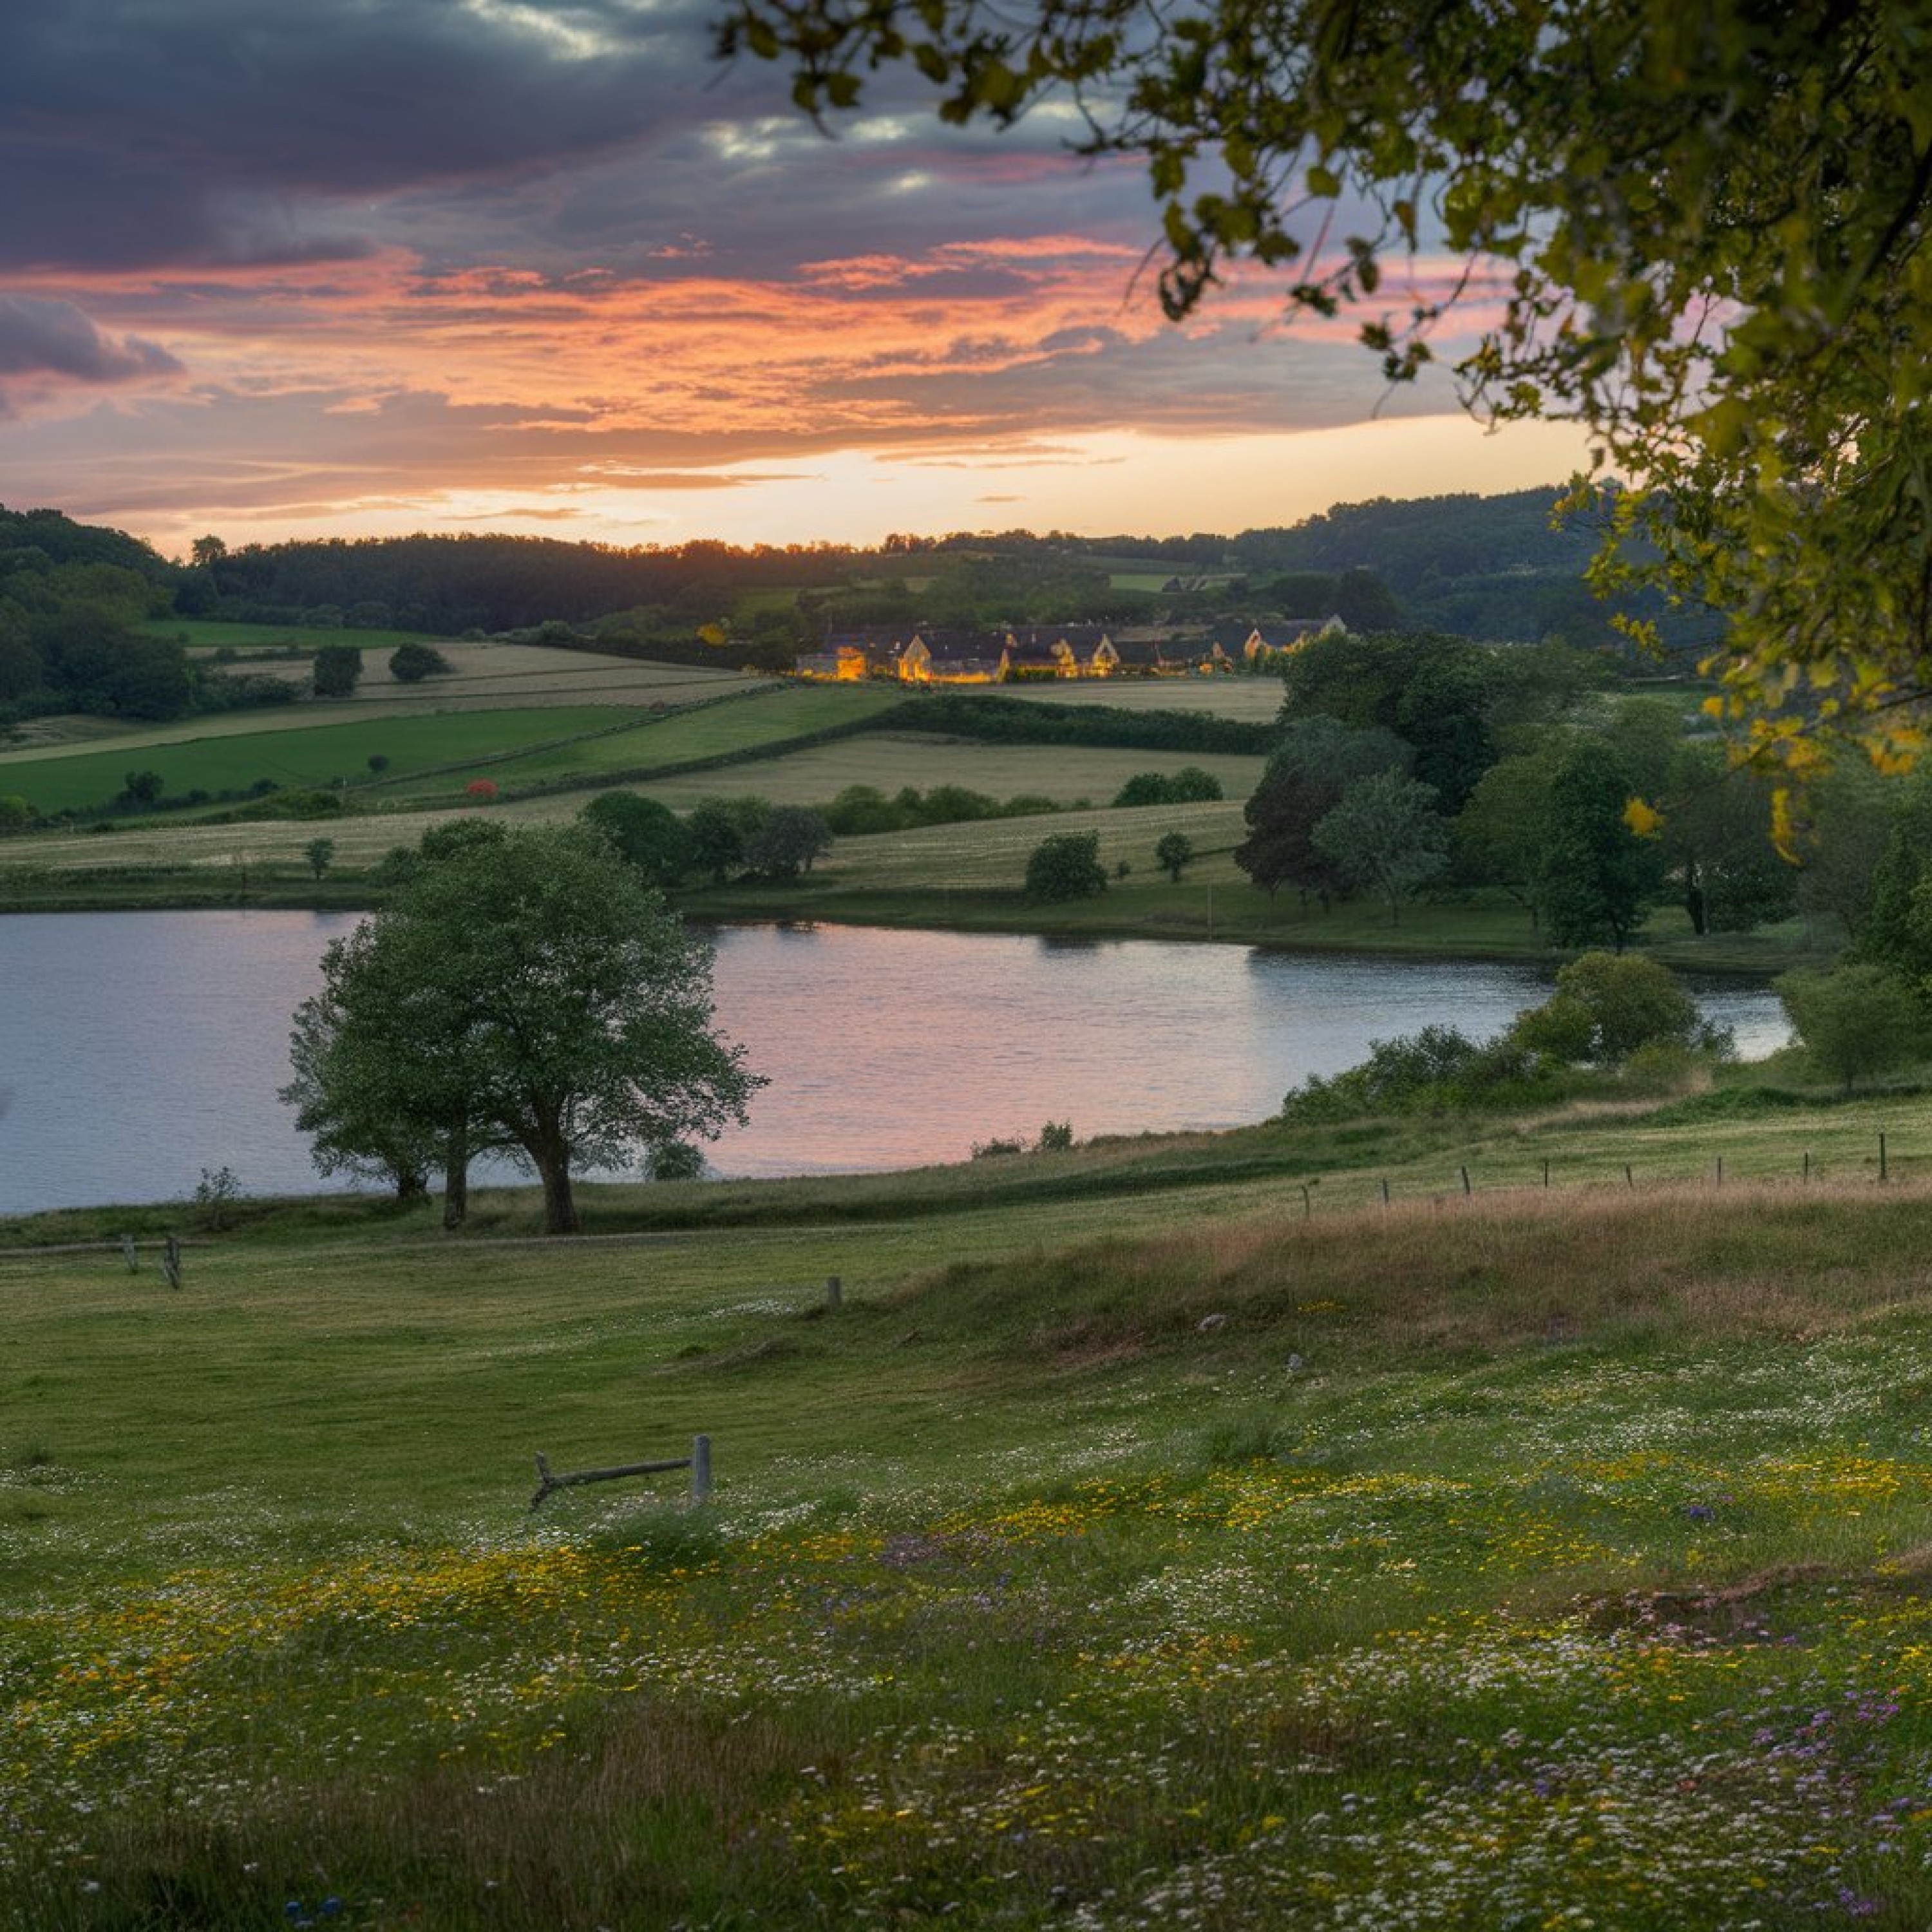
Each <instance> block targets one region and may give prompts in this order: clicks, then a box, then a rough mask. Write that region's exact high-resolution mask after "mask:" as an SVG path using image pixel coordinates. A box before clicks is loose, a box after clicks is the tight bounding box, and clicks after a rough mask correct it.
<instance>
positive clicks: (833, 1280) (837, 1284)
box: [825, 1274, 845, 1308]
mask: <svg viewBox="0 0 1932 1932" xmlns="http://www.w3.org/2000/svg"><path fill="white" fill-rule="evenodd" d="M844 1299H845V1289H844V1283H842V1282H841V1281H840V1280H839V1279H838V1277H837V1276H836V1275H835V1274H829V1275H827V1276H826V1277H825V1305H826V1307H827V1308H838V1307H843V1306H844Z"/></svg>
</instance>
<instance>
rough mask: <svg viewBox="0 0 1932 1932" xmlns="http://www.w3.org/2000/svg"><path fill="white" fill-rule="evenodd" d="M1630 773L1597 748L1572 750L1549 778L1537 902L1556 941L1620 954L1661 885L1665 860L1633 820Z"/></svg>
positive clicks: (1605, 751)
mask: <svg viewBox="0 0 1932 1932" xmlns="http://www.w3.org/2000/svg"><path fill="white" fill-rule="evenodd" d="M1632 796H1633V793H1632V791H1631V780H1630V776H1629V774H1628V769H1627V768H1626V767H1625V766H1624V765H1622V763H1619V760H1617V758H1616V756H1615V754H1613V753H1612V752H1610V751H1608V750H1607V749H1606V748H1604V747H1603V746H1602V745H1592V744H1586V745H1581V746H1580V747H1579V748H1577V750H1575V751H1572V752H1571V753H1570V754H1569V755H1568V757H1565V759H1564V760H1563V762H1562V763H1561V764H1560V765H1559V766H1558V767H1557V769H1556V771H1555V772H1553V774H1552V775H1551V778H1550V793H1549V805H1548V816H1547V818H1546V819H1545V820H1544V827H1543V829H1544V841H1543V877H1542V882H1541V887H1540V889H1539V895H1540V897H1541V902H1542V905H1543V909H1544V916H1545V917H1546V919H1547V921H1548V929H1549V933H1550V941H1551V943H1552V944H1554V945H1557V946H1565V947H1580V946H1597V945H1601V944H1603V943H1604V941H1609V942H1610V944H1611V945H1613V946H1614V947H1616V950H1618V951H1619V953H1621V952H1622V950H1624V947H1625V944H1627V943H1628V941H1629V940H1630V938H1631V936H1632V935H1634V933H1635V932H1636V931H1637V928H1638V927H1639V926H1641V925H1642V924H1643V920H1644V916H1645V914H1646V913H1647V912H1648V911H1649V908H1650V905H1651V902H1652V901H1653V900H1654V899H1655V898H1656V897H1657V895H1658V893H1659V892H1661V890H1662V889H1663V886H1664V850H1663V847H1662V846H1661V844H1659V843H1658V841H1657V840H1655V838H1643V837H1641V836H1640V835H1639V834H1638V833H1637V832H1636V831H1635V830H1634V829H1632V827H1631V824H1630V823H1629V819H1628V812H1629V808H1630V805H1631V800H1632Z"/></svg>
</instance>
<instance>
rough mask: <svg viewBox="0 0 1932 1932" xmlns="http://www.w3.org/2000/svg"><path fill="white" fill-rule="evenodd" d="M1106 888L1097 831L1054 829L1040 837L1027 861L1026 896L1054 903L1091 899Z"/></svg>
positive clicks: (1105, 871) (1105, 876) (1104, 867)
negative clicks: (1057, 830)
mask: <svg viewBox="0 0 1932 1932" xmlns="http://www.w3.org/2000/svg"><path fill="white" fill-rule="evenodd" d="M1106 889H1107V868H1106V866H1104V865H1102V864H1101V862H1100V834H1099V833H1098V832H1055V834H1054V835H1053V836H1052V838H1043V839H1042V840H1041V841H1040V843H1039V844H1037V845H1036V846H1035V847H1034V848H1033V851H1032V853H1031V855H1030V856H1028V859H1027V868H1026V890H1027V897H1028V898H1030V899H1043V900H1045V901H1047V902H1048V903H1049V904H1055V903H1058V902H1059V901H1064V900H1067V899H1086V898H1094V897H1095V896H1096V895H1097V894H1099V893H1101V892H1105V891H1106Z"/></svg>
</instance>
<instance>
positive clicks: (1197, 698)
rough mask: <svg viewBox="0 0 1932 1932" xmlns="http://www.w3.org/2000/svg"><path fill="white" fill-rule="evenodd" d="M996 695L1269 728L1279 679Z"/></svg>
mask: <svg viewBox="0 0 1932 1932" xmlns="http://www.w3.org/2000/svg"><path fill="white" fill-rule="evenodd" d="M999 694H1000V695H1001V697H1024V698H1026V699H1028V700H1030V701H1031V702H1033V703H1040V704H1106V705H1109V706H1114V707H1115V708H1117V709H1120V710H1123V711H1196V712H1206V713H1207V714H1208V715H1209V716H1211V717H1214V718H1238V719H1240V720H1241V721H1242V722H1244V723H1245V724H1273V723H1274V721H1275V719H1276V718H1278V717H1279V716H1280V715H1281V680H1280V678H1278V677H1234V676H1222V677H1121V678H1114V677H1100V678H1055V679H1051V680H1049V679H1044V678H1043V679H1039V680H1037V681H1030V682H1023V683H1019V684H1004V685H1001V686H1000V687H999Z"/></svg>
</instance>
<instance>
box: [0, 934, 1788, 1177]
mask: <svg viewBox="0 0 1932 1932" xmlns="http://www.w3.org/2000/svg"><path fill="white" fill-rule="evenodd" d="M352 923H353V920H352V919H351V918H350V916H346V915H341V914H326V913H299V912H296V913H270V912H206V913H49V914H35V915H28V916H12V917H9V918H7V919H0V1091H6V1090H11V1093H12V1106H11V1107H10V1109H9V1110H7V1112H5V1115H0V1212H6V1213H12V1212H19V1211H23V1210H26V1209H30V1208H40V1207H52V1206H58V1205H79V1204H84V1203H89V1202H104V1201H114V1200H120V1201H133V1200H162V1199H171V1198H174V1199H178V1198H180V1197H182V1196H185V1195H187V1193H190V1192H191V1191H192V1190H193V1186H194V1184H195V1181H196V1178H197V1177H198V1175H199V1172H200V1170H201V1169H202V1168H203V1167H208V1168H216V1167H220V1166H229V1167H233V1169H234V1170H235V1172H236V1175H238V1176H239V1178H240V1179H241V1181H242V1184H243V1185H244V1186H245V1187H247V1188H248V1189H250V1190H253V1191H256V1192H259V1193H275V1192H284V1191H286V1192H296V1191H302V1190H311V1189H314V1188H316V1187H320V1186H323V1185H325V1184H324V1183H323V1182H321V1181H318V1180H317V1177H316V1175H315V1174H314V1170H313V1169H312V1168H311V1166H310V1164H309V1160H308V1147H307V1144H306V1142H305V1141H304V1140H303V1139H302V1138H301V1137H300V1136H298V1135H297V1134H296V1132H295V1130H294V1127H293V1121H292V1118H291V1116H290V1112H289V1110H288V1109H286V1108H284V1107H283V1106H281V1104H280V1103H278V1101H277V1100H276V1098H275V1093H276V1089H277V1088H278V1087H279V1086H281V1085H282V1084H283V1083H284V1082H285V1081H286V1080H287V1077H288V1073H287V1051H288V1034H289V1021H290V1015H291V1014H292V1013H293V1011H294V1009H295V1007H296V1006H297V1004H299V1002H300V1001H302V1000H303V999H305V998H307V997H308V995H309V994H311V992H314V990H315V989H316V987H317V983H318V980H319V962H320V956H321V953H322V950H323V947H324V945H325V944H326V942H327V941H328V940H329V938H331V937H332V935H335V934H336V933H338V932H344V931H346V930H347V929H348V927H349V926H350V925H351V924H352ZM713 936H714V938H715V940H716V942H717V945H718V970H717V992H718V1016H719V1020H720V1023H721V1025H722V1027H723V1028H724V1031H725V1032H726V1033H727V1034H728V1035H730V1037H732V1038H733V1039H736V1040H739V1041H742V1043H743V1044H744V1045H745V1049H746V1053H747V1058H748V1061H749V1064H751V1066H752V1067H754V1068H755V1069H756V1070H757V1071H758V1072H760V1073H763V1074H765V1075H766V1076H769V1079H770V1082H771V1084H770V1085H769V1087H768V1088H766V1089H765V1090H764V1091H763V1093H761V1094H760V1095H759V1096H758V1097H757V1100H756V1102H755V1103H754V1108H753V1117H752V1121H751V1126H750V1127H748V1129H746V1130H743V1131H742V1132H739V1133H733V1134H731V1135H730V1136H727V1138H726V1139H724V1140H723V1141H721V1142H719V1143H718V1145H717V1146H716V1148H715V1149H714V1150H713V1151H712V1157H713V1160H714V1162H715V1165H716V1166H718V1168H719V1169H721V1170H722V1171H723V1172H727V1173H731V1174H744V1175H771V1174H788V1173H789V1174H796V1173H808V1172H831V1171H838V1170H851V1169H865V1168H881V1167H903V1166H913V1165H916V1164H918V1163H924V1162H927V1161H934V1160H960V1159H963V1158H964V1157H965V1155H966V1154H968V1152H969V1151H970V1150H971V1147H972V1145H973V1144H974V1142H976V1141H986V1140H989V1139H995V1138H999V1139H1007V1138H1012V1137H1016V1136H1019V1137H1024V1138H1025V1139H1032V1138H1033V1137H1034V1136H1036V1135H1037V1133H1039V1131H1040V1128H1041V1127H1042V1126H1043V1124H1046V1122H1048V1121H1069V1122H1070V1123H1071V1124H1072V1126H1073V1130H1074V1132H1075V1133H1076V1134H1077V1135H1079V1136H1082V1138H1085V1137H1086V1136H1089V1135H1093V1134H1099V1133H1138V1132H1140V1131H1142V1130H1145V1129H1148V1128H1173V1127H1221V1126H1227V1125H1231V1124H1235V1123H1238V1122H1241V1121H1254V1120H1259V1119H1260V1118H1263V1117H1264V1116H1265V1115H1268V1114H1270V1113H1271V1112H1274V1110H1275V1109H1276V1108H1277V1107H1278V1106H1280V1103H1281V1098H1282V1096H1283V1094H1285V1093H1286V1091H1287V1090H1288V1089H1289V1088H1290V1087H1292V1086H1293V1085H1295V1084H1296V1083H1297V1082H1300V1081H1301V1080H1304V1079H1307V1077H1308V1076H1309V1075H1310V1074H1311V1073H1321V1074H1330V1073H1337V1072H1339V1071H1340V1070H1341V1069H1342V1068H1343V1067H1348V1066H1350V1065H1352V1064H1354V1063H1355V1062H1356V1061H1359V1060H1360V1059H1361V1058H1362V1056H1363V1055H1364V1052H1366V1051H1367V1046H1368V1044H1369V1043H1370V1041H1371V1040H1378V1039H1385V1038H1388V1037H1392V1036H1394V1035H1395V1034H1402V1033H1411V1032H1414V1031H1416V1030H1417V1028H1419V1027H1421V1026H1424V1025H1429V1024H1430V1023H1432V1022H1444V1023H1447V1024H1451V1025H1456V1026H1458V1027H1460V1028H1462V1030H1463V1031H1464V1032H1466V1033H1468V1034H1472V1035H1475V1036H1478V1037H1480V1036H1482V1035H1484V1034H1489V1033H1492V1032H1494V1031H1496V1030H1497V1029H1499V1028H1501V1027H1502V1026H1504V1025H1507V1024H1508V1022H1509V1020H1510V1019H1511V1017H1512V1016H1514V1014H1515V1013H1517V1011H1518V1010H1520V1008H1521V1007H1523V1006H1526V1005H1528V1004H1532V1003H1534V1002H1535V1001H1538V1000H1540V999H1541V998H1544V996H1545V993H1546V991H1547V987H1546V985H1545V983H1544V980H1542V979H1541V977H1540V976H1539V975H1538V974H1537V973H1536V972H1535V971H1533V970H1532V969H1531V968H1527V967H1523V966H1517V965H1496V964H1493V963H1490V964H1485V963H1481V962H1477V963H1466V962H1450V963H1445V962H1427V961H1415V960H1385V959H1338V958H1326V959H1311V958H1309V957H1307V956H1301V955H1298V954H1294V953H1271V952H1266V951H1261V950H1248V949H1247V948H1244V947H1217V946H1205V945H1198V944H1169V943H1165V942H1161V941H1145V940H1091V939H1081V940H1075V941H1064V940H1043V939H1040V938H1036V937H1034V936H1032V935H984V934H971V935H968V934H961V933H934V932H892V931H874V930H866V929H856V928H852V927H841V926H811V925H805V924H798V925H793V926H748V927H732V928H726V929H722V930H721V931H719V932H717V933H715V935H713ZM1705 1003H1706V1009H1707V1010H1711V1011H1714V1012H1715V1013H1717V1015H1718V1016H1719V1017H1721V1018H1724V1019H1727V1021H1729V1022H1730V1023H1731V1024H1733V1025H1737V1026H1738V1027H1739V1034H1740V1041H1739V1043H1740V1046H1741V1048H1742V1049H1743V1050H1744V1051H1745V1052H1765V1051H1768V1050H1769V1048H1770V1047H1771V1046H1775V1045H1776V1044H1778V1041H1779V1040H1780V1039H1781V1037H1782V1022H1781V1019H1780V1017H1779V1016H1778V1008H1777V1004H1776V1002H1775V1000H1774V999H1773V998H1772V996H1771V995H1769V994H1768V993H1766V992H1763V991H1761V990H1754V989H1739V988H1736V987H1726V988H1724V989H1722V991H1721V992H1718V993H1717V994H1715V995H1706V1002H1705Z"/></svg>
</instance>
